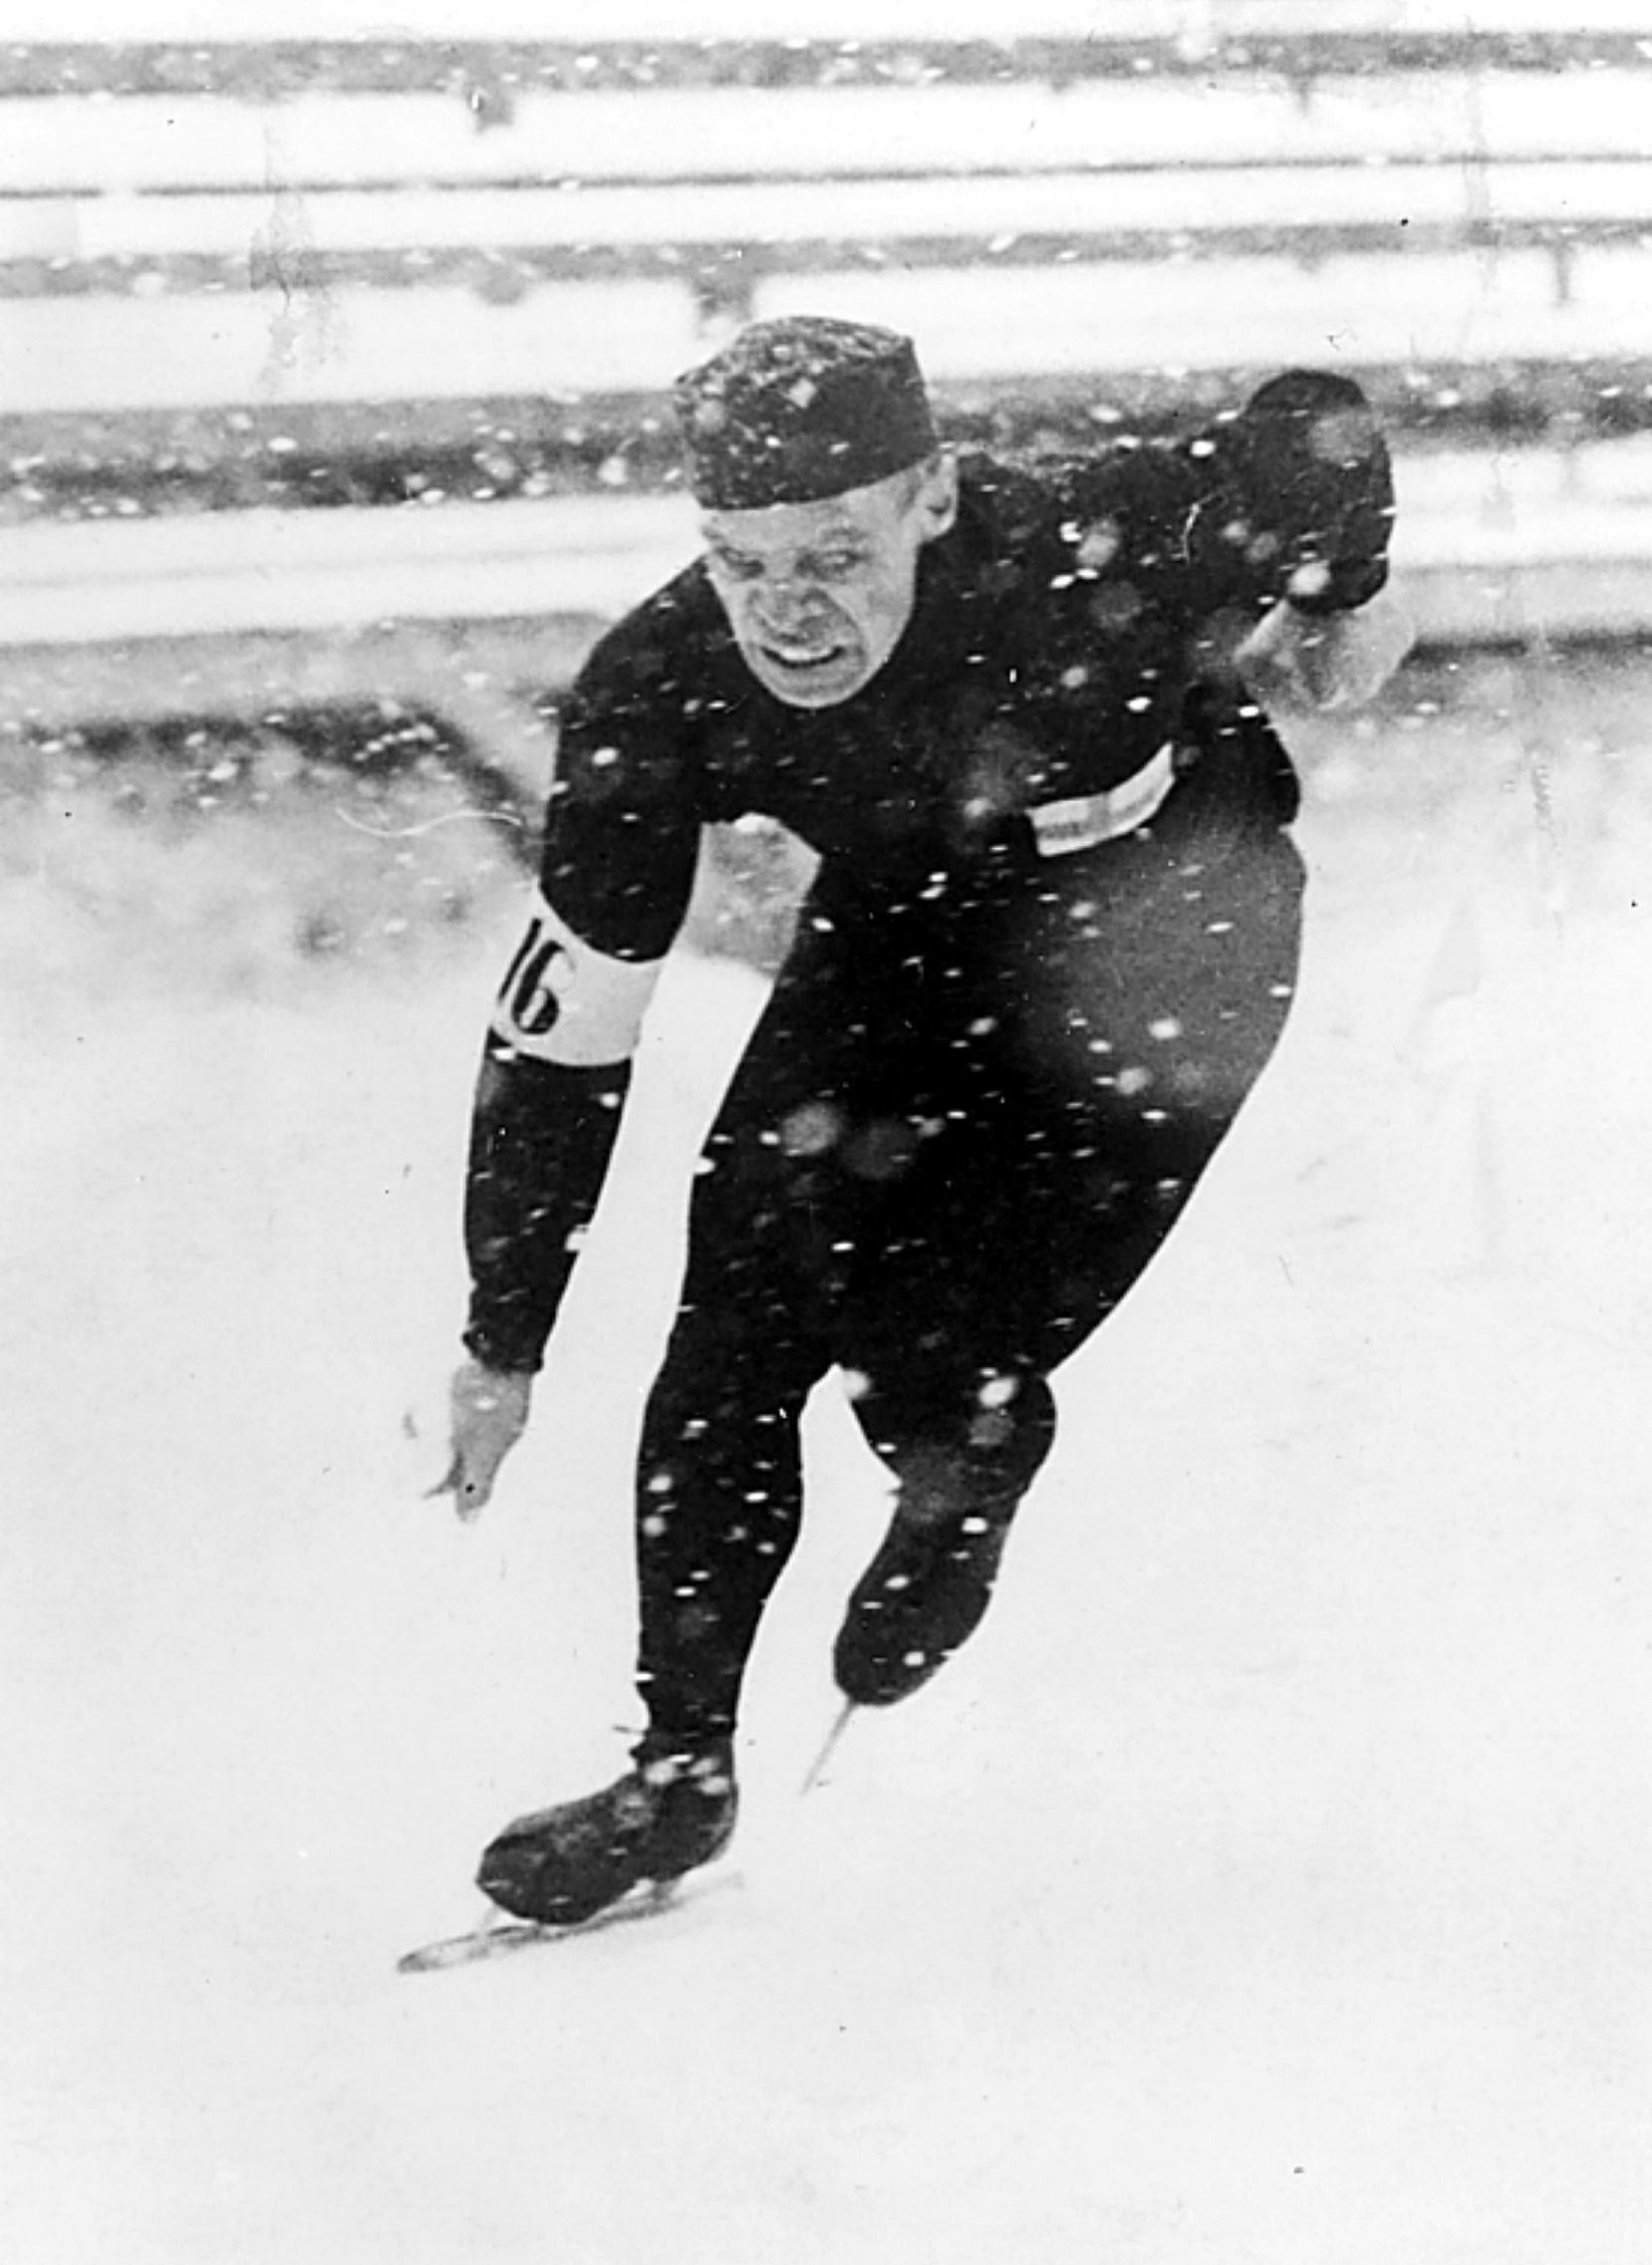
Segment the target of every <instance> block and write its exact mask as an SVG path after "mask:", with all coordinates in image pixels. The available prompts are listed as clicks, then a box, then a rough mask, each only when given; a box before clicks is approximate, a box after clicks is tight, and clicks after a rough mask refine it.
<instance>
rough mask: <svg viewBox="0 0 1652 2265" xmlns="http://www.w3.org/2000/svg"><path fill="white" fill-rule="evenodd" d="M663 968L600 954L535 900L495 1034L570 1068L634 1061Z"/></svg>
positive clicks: (508, 975)
mask: <svg viewBox="0 0 1652 2265" xmlns="http://www.w3.org/2000/svg"><path fill="white" fill-rule="evenodd" d="M661 965H662V963H661V962H660V961H658V960H616V959H612V958H610V956H609V955H608V953H606V952H599V951H597V950H596V948H595V946H593V945H590V944H587V943H586V942H585V940H584V938H583V937H581V936H578V935H576V934H575V932H574V930H573V929H571V928H570V927H569V926H568V923H567V922H566V921H565V920H564V919H563V918H562V916H561V915H560V913H558V912H556V911H555V910H554V909H553V908H552V907H551V905H549V904H548V903H547V902H546V900H545V898H544V897H543V896H536V897H535V899H534V905H533V913H532V916H531V918H530V919H529V922H528V932H527V934H526V936H524V937H523V939H522V942H521V945H520V947H519V948H518V950H517V953H516V957H515V958H514V959H513V960H512V961H511V963H510V966H509V968H508V969H507V970H506V972H505V980H504V982H503V983H502V984H501V985H500V987H499V998H498V1003H497V1004H496V1006H495V1007H494V1009H493V1029H494V1031H495V1032H496V1034H497V1035H498V1036H499V1037H501V1038H502V1039H503V1040H504V1041H505V1043H506V1045H508V1046H513V1047H514V1048H515V1049H516V1051H517V1052H518V1053H524V1054H531V1055H532V1056H533V1057H534V1059H535V1060H536V1061H553V1062H560V1063H562V1064H563V1065H564V1067H566V1068H569V1069H596V1068H600V1067H602V1066H603V1065H604V1064H606V1063H609V1062H618V1061H628V1060H629V1059H630V1058H631V1056H632V1055H633V1054H634V1053H635V1052H636V1051H637V1041H638V1039H639V1037H640V1036H641V1034H642V1027H643V1015H644V1013H645V1011H646V1010H647V1007H648V1003H649V1000H650V999H651V998H652V997H653V996H654V987H655V985H656V983H657V982H658V981H659V977H660V969H661Z"/></svg>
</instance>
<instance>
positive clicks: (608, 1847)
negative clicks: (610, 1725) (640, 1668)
mask: <svg viewBox="0 0 1652 2265" xmlns="http://www.w3.org/2000/svg"><path fill="white" fill-rule="evenodd" d="M635 1759H636V1767H635V1768H634V1769H632V1770H630V1771H628V1772H627V1774H626V1775H625V1776H624V1777H623V1778H620V1779H618V1780H617V1781H616V1782H615V1783H614V1784H613V1785H611V1786H609V1787H607V1788H606V1789H605V1790H604V1791H603V1792H601V1793H595V1794H589V1795H587V1796H586V1798H585V1799H584V1800H583V1801H568V1802H563V1803H562V1804H561V1806H560V1807H559V1808H556V1809H541V1810H537V1811H536V1812H535V1813H534V1814H533V1815H532V1816H529V1817H519V1818H517V1820H516V1822H515V1823H514V1824H512V1825H507V1826H506V1827H505V1829H504V1831H503V1832H502V1833H501V1834H500V1835H499V1836H498V1838H497V1839H496V1840H493V1841H491V1842H490V1843H489V1845H488V1846H487V1848H486V1849H485V1850H484V1851H483V1854H482V1860H481V1864H480V1867H479V1869H478V1870H477V1873H476V1884H477V1886H478V1887H480V1888H481V1890H482V1892H483V1894H484V1895H488V1896H491V1898H492V1899H493V1901H494V1902H495V1903H497V1904H499V1905H500V1907H501V1908H502V1909H503V1910H506V1911H509V1912H510V1913H511V1914H512V1915H513V1916H514V1917H516V1918H519V1919H532V1920H535V1921H537V1922H538V1923H539V1924H540V1925H542V1926H553V1927H572V1926H578V1925H579V1924H580V1922H581V1921H582V1920H585V1919H590V1918H594V1917H595V1916H596V1914H597V1913H598V1912H599V1911H605V1910H607V1908H608V1907H609V1905H610V1904H611V1903H617V1902H619V1900H620V1899H621V1897H622V1896H624V1895H628V1894H629V1893H630V1892H631V1890H632V1889H633V1888H634V1887H638V1886H641V1885H642V1884H643V1883H644V1882H645V1881H648V1882H651V1883H653V1884H659V1883H660V1882H662V1881H667V1880H673V1879H681V1878H682V1876H683V1874H684V1873H685V1872H686V1871H692V1870H694V1869H695V1868H696V1866H698V1865H700V1864H705V1863H709V1862H710V1861H711V1859H712V1858H713V1857H714V1856H718V1855H720V1854H721V1853H722V1851H723V1849H724V1848H725V1847H726V1846H727V1845H728V1842H729V1840H731V1839H732V1837H733V1832H734V1819H735V1815H736V1812H737V1810H738V1807H739V1795H738V1792H737V1790H736V1788H735V1784H734V1765H733V1748H732V1743H731V1741H730V1740H728V1739H726V1738H722V1739H706V1740H700V1741H696V1742H695V1743H693V1744H687V1743H685V1742H684V1741H682V1740H677V1741H668V1740H665V1739H662V1738H660V1737H658V1736H657V1735H655V1734H652V1733H651V1735H650V1736H649V1737H648V1738H645V1739H644V1741H643V1743H642V1745H641V1746H639V1747H637V1748H636V1750H635Z"/></svg>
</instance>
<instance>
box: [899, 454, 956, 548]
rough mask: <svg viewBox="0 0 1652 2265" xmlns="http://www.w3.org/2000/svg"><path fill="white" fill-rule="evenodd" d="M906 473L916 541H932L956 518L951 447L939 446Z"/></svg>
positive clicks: (954, 459)
mask: <svg viewBox="0 0 1652 2265" xmlns="http://www.w3.org/2000/svg"><path fill="white" fill-rule="evenodd" d="M907 476H908V478H909V479H910V480H911V481H912V509H913V511H914V512H915V513H916V514H917V518H918V534H919V540H920V541H921V542H926V543H933V542H934V541H935V540H936V538H937V536H939V535H944V534H946V532H947V530H948V529H949V528H950V527H951V526H952V525H953V523H954V521H955V520H956V519H957V517H958V458H957V457H956V456H955V455H954V454H953V451H952V450H951V448H938V449H937V450H936V451H935V454H934V455H933V456H926V457H925V458H924V460H923V462H922V463H917V464H914V465H913V467H912V470H911V471H910V472H909V473H908V475H907Z"/></svg>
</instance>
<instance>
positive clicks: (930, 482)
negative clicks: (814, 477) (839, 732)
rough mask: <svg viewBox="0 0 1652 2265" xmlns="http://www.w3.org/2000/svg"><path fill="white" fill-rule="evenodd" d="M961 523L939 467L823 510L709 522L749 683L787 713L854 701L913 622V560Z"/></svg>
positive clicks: (711, 516)
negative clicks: (753, 681) (754, 681)
mask: <svg viewBox="0 0 1652 2265" xmlns="http://www.w3.org/2000/svg"><path fill="white" fill-rule="evenodd" d="M957 515H958V472H957V467H956V465H955V464H954V462H953V460H952V458H951V457H950V456H944V455H938V456H934V457H932V458H930V459H929V461H928V462H926V463H923V464H918V465H915V466H913V467H912V468H911V469H910V470H908V471H903V472H896V473H895V474H894V476H893V477H892V478H889V479H881V480H877V481H875V482H874V483H873V484H872V485H871V486H870V487H854V488H851V489H850V490H849V492H848V493H847V494H846V495H833V496H828V497H827V498H826V499H825V500H824V501H822V502H817V503H771V504H767V505H765V506H764V507H763V508H762V509H760V510H753V511H707V512H705V513H704V514H703V516H702V518H701V521H700V532H701V534H702V535H703V537H704V540H705V564H706V569H707V571H708V573H709V574H710V577H711V587H712V589H713V590H715V592H716V594H717V596H718V598H719V599H720V600H721V602H722V608H723V611H724V613H726V615H727V616H728V624H729V627H730V629H732V631H733V633H734V641H735V643H736V644H737V645H738V647H739V649H740V652H741V653H742V654H743V656H744V657H745V663H746V666H747V668H749V669H750V671H751V674H752V675H753V676H754V677H755V678H756V679H757V682H758V683H759V684H760V685H762V686H763V687H764V688H765V689H766V690H767V691H769V692H771V693H772V694H773V695H774V697H775V699H776V700H783V701H784V702H785V703H786V705H787V707H788V708H835V707H836V706H837V705H838V703H839V702H840V701H845V700H851V699H853V697H854V696H855V694H856V693H858V692H860V691H861V690H862V689H863V687H865V686H866V685H869V684H870V683H871V681H872V679H873V678H874V677H875V676H876V675H877V673H878V671H879V670H880V669H881V668H882V667H883V665H884V663H885V662H886V661H887V660H888V659H889V657H890V655H891V654H892V653H893V652H894V650H895V648H896V646H897V645H898V644H899V643H900V640H901V633H902V631H903V630H904V629H905V628H906V626H907V623H908V622H909V621H910V620H911V619H912V608H913V599H914V595H915V593H916V590H917V587H918V554H919V552H920V551H921V550H922V549H923V548H924V545H925V544H926V543H928V542H933V541H934V540H935V538H936V536H937V535H941V534H945V533H946V531H947V529H948V528H949V527H950V526H951V525H952V523H953V521H954V519H955V518H956V517H957Z"/></svg>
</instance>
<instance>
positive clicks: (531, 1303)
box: [464, 1032, 631, 1369]
mask: <svg viewBox="0 0 1652 2265" xmlns="http://www.w3.org/2000/svg"><path fill="white" fill-rule="evenodd" d="M630 1082H631V1064H630V1063H629V1062H626V1061H622V1062H615V1063H612V1064H610V1065H608V1066H607V1067H602V1068H587V1069H580V1068H572V1067H569V1066H567V1065H565V1064H562V1063H559V1062H548V1061H536V1060H535V1059H534V1058H533V1057H532V1056H531V1055H528V1054H522V1053H518V1052H516V1051H515V1050H514V1049H513V1048H511V1047H509V1046H508V1045H506V1044H505V1042H504V1041H503V1040H502V1039H501V1038H499V1037H498V1036H497V1035H495V1034H494V1033H492V1032H490V1033H489V1035H488V1039H487V1043H486V1046H485V1048H484V1050H483V1054H482V1065H481V1072H480V1075H479V1076H478V1078H477V1081H476V1105H475V1114H474V1117H473V1119H472V1123H471V1134H470V1165H469V1174H468V1178H467V1180H466V1184H465V1200H464V1240H465V1249H466V1252H467V1254H468V1257H469V1261H470V1276H471V1294H470V1311H469V1320H468V1325H467V1327H466V1329H465V1331H464V1342H465V1345H466V1346H467V1348H468V1349H469V1350H470V1351H471V1352H472V1353H474V1354H475V1356H476V1358H477V1359H478V1360H480V1361H484V1362H485V1363H486V1364H487V1366H488V1367H490V1368H504V1369H537V1368H538V1367H539V1366H540V1364H541V1362H542V1361H543V1359H544V1353H545V1341H546V1339H547V1337H548V1336H549V1335H550V1331H551V1325H552V1323H553V1321H554V1320H555V1318H556V1314H557V1308H558V1306H559V1305H560V1304H561V1301H562V1295H563V1292H564V1290H565V1289H566V1288H567V1286H568V1279H569V1276H570V1275H571V1274H572V1273H573V1270H574V1261H575V1259H576V1258H577V1257H578V1255H579V1247H580V1244H581V1242H582V1241H583V1239H584V1235H585V1230H586V1228H587V1227H588V1226H589V1225H590V1222H591V1217H592V1214H593V1213H594V1212H595V1210H596V1208H597V1199H598V1197H599V1196H600V1195H601V1193H602V1185H603V1181H604V1178H605V1177H606V1175H607V1171H608V1161H609V1157H610V1155H611V1154H612V1151H613V1147H614V1140H615V1136H616V1134H617V1133H618V1131H619V1126H620V1113H621V1109H622V1107H623V1105H624V1102H625V1097H626V1092H627V1089H628V1087H629V1085H630Z"/></svg>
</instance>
